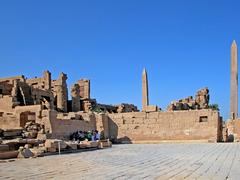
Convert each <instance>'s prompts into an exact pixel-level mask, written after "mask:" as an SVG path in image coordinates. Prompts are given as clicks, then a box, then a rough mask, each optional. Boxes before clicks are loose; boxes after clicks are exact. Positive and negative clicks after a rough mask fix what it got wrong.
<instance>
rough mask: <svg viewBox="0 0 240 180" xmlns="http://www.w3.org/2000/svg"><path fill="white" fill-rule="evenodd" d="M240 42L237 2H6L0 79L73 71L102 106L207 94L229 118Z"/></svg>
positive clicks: (162, 102)
mask: <svg viewBox="0 0 240 180" xmlns="http://www.w3.org/2000/svg"><path fill="white" fill-rule="evenodd" d="M233 39H235V40H236V41H237V42H238V44H240V1H239V0H211V1H210V0H182V1H180V0H165V1H163V0H155V1H154V0H145V1H143V0H121V1H112V0H109V1H105V0H101V1H99V0H95V1H94V0H93V1H83V0H82V1H81V0H78V1H60V0H55V1H54V0H51V1H46V0H42V1H32V0H31V1H30V0H29V1H25V0H23V1H19V0H16V1H12V0H8V1H1V2H0V60H1V61H0V62H1V66H0V67H1V71H0V77H5V76H13V75H19V74H24V75H25V76H27V77H29V78H30V77H34V76H41V75H42V72H43V71H44V70H46V69H48V70H50V71H51V72H52V75H53V78H57V76H58V74H59V73H60V72H64V73H67V74H68V85H69V86H70V85H71V84H73V83H74V82H75V81H77V80H78V79H80V78H89V79H91V96H92V97H93V98H96V99H97V100H98V102H101V103H109V104H117V103H121V102H126V103H134V104H136V105H137V106H138V107H139V108H141V73H142V69H143V68H144V67H146V68H147V71H148V77H149V91H150V103H151V104H156V105H158V106H160V107H161V108H162V109H166V106H167V105H168V104H169V103H170V102H171V101H172V100H176V99H180V98H184V97H186V96H189V95H195V92H196V91H197V90H198V89H200V88H203V87H206V86H207V87H209V89H210V101H211V103H217V104H219V106H220V109H221V115H222V116H223V117H224V118H227V117H228V114H229V96H230V95H229V94H230V93H229V89H230V45H231V43H232V40H233Z"/></svg>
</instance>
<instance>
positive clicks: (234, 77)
mask: <svg viewBox="0 0 240 180" xmlns="http://www.w3.org/2000/svg"><path fill="white" fill-rule="evenodd" d="M230 94H231V95H230V113H231V119H236V118H237V117H238V57H237V44H236V42H235V40H234V41H233V43H232V46H231V92H230Z"/></svg>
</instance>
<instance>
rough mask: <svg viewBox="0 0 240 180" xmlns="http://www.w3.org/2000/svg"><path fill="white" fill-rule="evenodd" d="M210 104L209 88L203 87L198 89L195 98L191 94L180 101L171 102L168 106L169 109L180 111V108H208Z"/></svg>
mask: <svg viewBox="0 0 240 180" xmlns="http://www.w3.org/2000/svg"><path fill="white" fill-rule="evenodd" d="M208 104H209V90H208V88H203V89H201V90H199V91H197V93H196V96H195V99H193V97H192V96H189V97H187V98H184V99H180V100H178V101H173V102H171V104H170V105H168V107H167V111H179V110H191V109H192V110H194V109H207V108H208Z"/></svg>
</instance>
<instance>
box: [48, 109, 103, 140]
mask: <svg viewBox="0 0 240 180" xmlns="http://www.w3.org/2000/svg"><path fill="white" fill-rule="evenodd" d="M48 120H49V124H47V123H46V122H48ZM107 120H108V119H107V118H106V117H105V115H104V114H95V113H84V112H78V113H65V115H64V114H60V115H59V114H58V115H57V114H56V111H52V112H50V114H49V117H47V116H46V119H45V120H44V122H45V123H46V124H45V125H46V130H48V131H49V133H50V134H51V138H60V139H62V138H69V136H70V135H71V134H72V133H73V132H76V131H78V130H81V131H92V130H98V131H99V132H100V133H101V134H103V135H104V136H105V137H106V138H108V123H107Z"/></svg>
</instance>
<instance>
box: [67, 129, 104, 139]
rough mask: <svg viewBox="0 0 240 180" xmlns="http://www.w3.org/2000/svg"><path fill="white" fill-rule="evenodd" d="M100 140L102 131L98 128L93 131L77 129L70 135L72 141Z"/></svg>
mask: <svg viewBox="0 0 240 180" xmlns="http://www.w3.org/2000/svg"><path fill="white" fill-rule="evenodd" d="M86 139H87V140H88V141H98V140H100V133H99V132H98V130H95V131H94V130H92V131H76V132H74V133H73V134H71V135H70V140H72V141H84V140H86Z"/></svg>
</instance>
